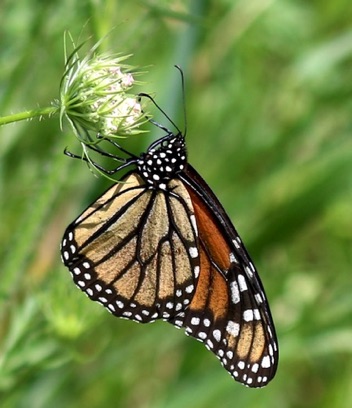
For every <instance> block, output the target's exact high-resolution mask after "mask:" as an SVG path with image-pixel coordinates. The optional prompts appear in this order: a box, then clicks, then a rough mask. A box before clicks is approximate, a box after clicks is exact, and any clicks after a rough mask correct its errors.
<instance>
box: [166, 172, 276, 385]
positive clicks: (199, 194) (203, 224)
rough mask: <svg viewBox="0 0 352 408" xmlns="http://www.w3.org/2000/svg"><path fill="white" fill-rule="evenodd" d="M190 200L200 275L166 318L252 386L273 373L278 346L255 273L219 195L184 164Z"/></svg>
mask: <svg viewBox="0 0 352 408" xmlns="http://www.w3.org/2000/svg"><path fill="white" fill-rule="evenodd" d="M180 179H181V180H182V181H183V183H184V185H185V187H186V189H187V191H188V193H189V195H190V198H191V201H192V204H193V209H194V213H195V218H196V223H197V226H198V236H199V253H200V275H199V280H198V284H197V287H196V291H195V293H194V296H193V299H192V302H191V304H190V306H189V307H188V308H187V309H186V310H184V311H182V312H181V313H179V314H178V316H176V317H174V318H172V319H170V320H169V321H170V322H171V323H172V324H174V325H175V326H177V327H184V328H185V330H186V334H188V335H190V336H192V337H195V338H196V339H197V340H200V341H202V342H203V343H204V344H205V346H206V347H207V348H208V349H209V350H211V351H212V352H214V353H215V354H216V356H217V357H218V358H219V359H220V361H221V363H222V365H223V366H224V367H225V369H226V370H227V371H228V372H229V373H230V374H231V375H232V376H233V377H234V378H235V380H237V381H239V382H241V383H244V384H245V385H247V386H250V387H262V386H264V385H266V384H267V383H268V382H269V381H270V380H271V379H272V378H273V377H274V375H275V372H276V368H277V363H278V348H277V340H276V334H275V328H274V324H273V321H272V318H271V314H270V310H269V305H268V302H267V299H266V296H265V293H264V289H263V286H262V283H261V281H260V278H259V276H258V273H257V271H256V269H255V268H254V266H253V263H252V262H251V260H250V258H249V255H248V253H247V251H246V249H245V248H244V246H243V244H242V242H241V240H240V238H239V235H238V233H237V232H236V230H235V228H234V227H233V225H232V223H231V221H230V220H229V218H228V216H227V215H226V213H225V210H224V209H223V207H222V206H221V204H220V203H219V201H218V199H217V198H216V196H215V195H214V193H213V192H212V191H211V189H210V188H209V187H208V185H207V184H206V183H205V181H204V180H203V179H202V178H201V176H200V175H199V174H198V173H197V172H196V170H194V169H193V168H192V167H191V166H190V165H188V167H187V170H186V171H185V172H183V173H181V175H180Z"/></svg>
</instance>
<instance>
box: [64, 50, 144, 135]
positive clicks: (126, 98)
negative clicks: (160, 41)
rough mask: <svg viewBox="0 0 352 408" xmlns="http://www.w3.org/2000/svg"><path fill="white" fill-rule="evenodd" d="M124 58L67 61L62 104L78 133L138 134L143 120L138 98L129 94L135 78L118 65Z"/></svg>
mask: <svg viewBox="0 0 352 408" xmlns="http://www.w3.org/2000/svg"><path fill="white" fill-rule="evenodd" d="M126 58H127V57H111V56H91V57H90V58H88V57H87V58H85V59H83V60H82V61H81V60H79V59H78V57H76V58H73V60H72V61H70V64H69V66H68V69H67V71H66V74H65V76H64V80H63V85H62V88H61V107H62V111H63V113H64V114H65V115H66V117H67V118H68V119H69V121H70V122H71V123H72V124H73V125H74V128H75V130H76V131H78V133H80V132H79V129H81V128H83V129H84V130H85V131H93V132H95V133H97V134H99V135H101V136H103V137H113V136H126V135H129V134H133V133H137V128H138V127H139V126H140V125H141V123H142V122H144V121H145V120H146V118H145V115H144V113H143V111H142V108H141V105H140V103H139V100H138V99H137V98H136V96H134V95H132V94H130V93H129V90H130V89H131V87H132V86H133V84H134V82H135V80H134V77H133V75H132V74H131V72H128V67H127V66H125V65H122V64H121V61H123V60H124V59H126ZM124 71H127V72H124Z"/></svg>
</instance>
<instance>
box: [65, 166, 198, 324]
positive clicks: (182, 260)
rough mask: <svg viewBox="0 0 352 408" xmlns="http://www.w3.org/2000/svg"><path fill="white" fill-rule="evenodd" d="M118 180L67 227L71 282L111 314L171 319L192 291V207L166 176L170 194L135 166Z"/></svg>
mask: <svg viewBox="0 0 352 408" xmlns="http://www.w3.org/2000/svg"><path fill="white" fill-rule="evenodd" d="M122 181H123V183H119V184H116V185H114V186H113V187H111V188H110V189H109V190H108V191H107V192H106V193H104V194H103V195H102V196H101V197H100V198H99V199H98V200H97V201H96V202H94V203H93V204H92V205H90V206H89V207H88V208H87V209H86V210H85V211H84V212H83V213H82V214H81V216H80V217H78V218H77V220H76V221H74V222H73V223H72V224H71V225H70V226H69V227H68V228H67V230H66V232H65V234H64V237H63V240H62V248H61V253H62V258H63V262H64V264H65V265H66V266H67V267H68V268H69V269H70V271H71V273H72V276H73V279H74V281H75V283H76V285H77V286H78V287H79V288H80V289H81V290H82V291H84V292H85V293H86V294H87V295H88V296H89V297H90V298H91V299H92V300H95V301H98V302H99V303H101V304H102V305H103V306H105V307H106V308H107V309H108V310H109V311H110V312H111V313H113V314H114V315H116V316H118V317H124V318H128V319H133V320H136V321H139V322H143V323H148V322H151V321H154V320H155V319H158V318H164V319H168V318H170V317H172V316H175V314H176V313H177V312H179V311H180V310H181V309H183V308H184V307H186V306H187V305H189V303H190V301H191V299H192V297H193V294H194V291H195V285H196V276H195V273H197V270H198V271H199V255H198V251H197V243H196V240H197V237H196V230H195V228H194V225H192V223H191V221H190V220H191V217H192V216H193V207H192V204H191V202H190V198H189V195H188V193H187V190H186V189H185V188H184V187H183V185H182V183H181V182H180V181H177V180H176V181H172V182H170V183H171V185H170V188H171V189H172V190H173V191H174V192H175V194H173V195H169V194H168V192H163V191H161V190H154V189H148V188H146V186H145V184H144V182H143V181H142V179H141V178H140V177H139V176H138V175H137V174H135V173H130V174H129V175H127V176H126V177H125V178H124V180H122ZM179 197H181V199H179Z"/></svg>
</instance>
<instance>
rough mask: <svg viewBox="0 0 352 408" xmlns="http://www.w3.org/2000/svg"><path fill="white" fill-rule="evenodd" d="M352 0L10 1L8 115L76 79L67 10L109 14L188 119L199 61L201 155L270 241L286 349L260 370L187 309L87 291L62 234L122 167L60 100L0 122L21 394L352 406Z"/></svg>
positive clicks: (222, 193)
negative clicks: (247, 379)
mask: <svg viewBox="0 0 352 408" xmlns="http://www.w3.org/2000/svg"><path fill="white" fill-rule="evenodd" d="M351 16H352V3H351V2H350V1H348V0H326V1H309V2H304V1H294V0H281V1H273V0H253V1H248V0H238V1H231V0H217V1H206V0H205V1H199V0H195V1H192V2H187V1H181V0H180V1H167V0H164V1H156V0H148V1H142V0H140V1H137V0H128V1H127V0H120V1H116V0H110V1H108V0H106V1H104V0H101V1H99V0H96V1H78V0H70V1H69V0H61V1H54V0H51V1H39V0H17V1H16V2H13V1H11V0H3V1H2V2H1V4H0V66H1V70H0V106H1V115H7V114H11V113H15V112H20V111H23V110H25V109H33V108H36V107H37V106H47V105H49V104H50V101H52V100H53V99H55V98H57V97H58V90H59V83H60V79H61V75H62V73H63V69H64V67H63V63H64V57H63V38H64V31H65V30H69V31H70V32H71V33H72V36H73V38H74V39H75V40H76V42H79V41H80V40H82V41H83V40H86V39H88V38H90V42H91V44H93V43H95V42H96V41H97V40H99V39H100V38H102V37H103V36H104V35H106V34H108V33H110V34H109V35H108V36H107V38H106V39H105V41H104V42H103V44H102V49H103V50H104V51H112V52H123V53H133V54H134V56H133V58H131V60H130V63H131V64H134V65H140V66H144V67H147V68H146V71H147V73H146V74H145V75H144V76H143V77H142V78H141V79H142V80H144V81H145V82H146V85H145V87H143V90H145V91H148V92H153V94H154V95H155V96H156V99H157V101H158V102H159V103H160V105H161V106H162V107H163V108H164V109H165V110H166V111H167V112H168V113H169V114H170V116H171V117H172V118H174V119H175V121H176V122H177V123H178V124H179V125H180V127H181V128H183V123H184V122H183V115H182V98H181V86H180V76H179V74H178V72H177V71H176V70H175V68H173V65H174V64H179V65H181V66H182V67H183V69H184V72H185V76H186V102H187V118H188V135H187V143H188V149H189V160H190V162H191V163H192V164H193V165H194V166H195V167H196V168H197V170H198V171H199V172H200V173H201V174H202V175H203V177H204V178H205V179H206V180H207V182H208V183H209V184H210V186H211V187H212V188H213V190H214V191H215V193H216V194H217V195H218V197H219V199H220V200H221V202H222V203H223V205H224V207H225V208H226V209H227V211H228V213H229V215H230V217H231V219H232V220H233V221H234V223H235V225H236V227H237V229H238V230H239V232H240V234H241V236H242V238H243V240H244V241H245V243H246V246H247V248H248V250H249V252H250V253H251V255H252V257H253V259H254V260H255V263H256V265H257V267H258V269H259V271H260V274H261V277H262V280H263V283H264V285H265V288H266V292H267V295H268V297H269V300H270V304H271V309H272V313H273V317H274V320H275V323H276V327H277V332H278V337H279V342H280V352H281V354H280V363H279V369H278V372H277V375H276V377H275V379H274V380H273V381H272V383H270V384H269V385H268V386H267V387H266V388H264V389H260V390H251V389H248V388H245V387H243V386H241V385H239V384H238V383H235V382H234V381H233V380H232V379H231V377H230V376H229V375H228V374H227V373H226V372H225V370H224V369H223V368H222V367H221V365H220V364H219V362H218V360H217V359H216V358H215V357H214V356H213V355H212V353H209V352H208V351H207V350H206V349H205V348H204V347H203V346H202V345H201V344H200V343H198V342H196V341H194V340H193V339H190V338H187V337H186V336H185V335H184V334H183V333H182V332H181V331H178V330H175V329H174V328H173V327H172V326H171V325H168V324H166V323H164V322H159V323H154V324H151V325H138V324H136V323H133V322H129V321H125V320H121V319H116V318H114V317H112V316H111V315H109V314H108V313H107V312H106V311H105V310H104V309H103V308H102V307H101V306H100V305H98V304H95V303H94V302H91V301H89V300H88V299H87V298H86V297H85V296H83V294H82V293H80V291H79V290H78V289H77V288H76V287H75V286H74V284H73V283H72V280H71V277H70V275H69V273H68V271H67V270H66V269H65V268H64V266H63V265H62V264H61V262H60V255H59V243H60V240H61V236H62V234H63V231H64V230H65V228H66V226H67V225H68V223H70V222H71V221H72V220H73V219H74V218H75V217H76V216H77V215H78V214H79V212H80V211H81V210H82V209H84V207H85V206H86V205H87V204H89V203H90V202H91V201H92V200H94V199H95V198H97V197H98V196H99V194H100V193H102V192H103V191H104V189H106V188H107V187H108V185H109V183H108V182H107V181H106V180H104V179H102V178H96V177H94V176H93V175H92V174H91V173H90V172H89V171H88V170H87V167H86V166H85V165H84V164H82V163H80V161H78V160H70V159H69V158H67V157H66V156H64V155H63V150H64V148H65V147H66V146H68V147H69V149H70V150H71V151H76V152H79V151H80V149H79V146H78V143H77V141H76V140H75V138H74V137H73V135H72V132H71V131H70V130H69V128H68V127H66V128H65V129H64V132H62V131H60V127H59V121H58V119H57V118H52V119H47V118H46V119H44V120H42V121H38V120H33V121H30V122H21V123H17V124H12V125H8V126H4V127H2V128H1V129H0V202H1V204H0V205H1V209H0V217H1V221H0V225H1V228H0V405H1V407H2V408H4V407H5V408H12V407H26V408H27V407H31V408H32V407H33V408H42V407H43V408H44V407H55V408H56V407H71V408H73V407H81V406H82V407H83V406H84V407H92V408H96V407H108V406H109V407H110V406H111V407H142V408H149V407H152V408H163V407H167V408H178V407H196V408H203V407H204V408H208V407H209V408H212V407H246V408H250V407H256V408H257V407H280V408H284V407H319V408H324V407H329V408H331V407H334V408H335V407H336V408H338V407H351V406H352V358H351V354H352V294H351V292H352V279H351V276H352V274H351V272H352V268H351V265H352V251H351V249H352V247H351V243H352V211H351V202H352V121H351V112H352V99H351V91H352V80H351V79H352V75H351V73H352V69H351V68H352V18H351ZM111 30H112V31H111ZM137 91H139V90H137ZM157 119H158V120H159V121H162V122H163V123H165V119H163V118H162V117H159V116H158V115H157ZM165 124H166V125H167V123H165ZM157 135H158V134H157V132H155V133H153V134H149V135H148V136H145V135H143V136H137V137H136V138H135V139H134V142H133V143H134V148H135V150H136V151H137V152H138V151H142V150H143V149H145V147H146V146H147V144H148V143H149V142H150V140H151V139H152V138H153V137H154V138H155V137H157Z"/></svg>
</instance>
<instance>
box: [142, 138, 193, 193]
mask: <svg viewBox="0 0 352 408" xmlns="http://www.w3.org/2000/svg"><path fill="white" fill-rule="evenodd" d="M186 156H187V155H186V146H185V141H184V137H183V135H182V134H181V133H179V134H177V135H173V137H170V138H167V139H165V140H163V141H162V142H160V143H159V144H152V145H151V146H150V147H149V149H148V150H147V152H146V153H143V154H142V155H141V156H140V158H139V159H138V162H137V168H138V172H139V174H140V176H141V177H142V178H143V179H144V181H145V182H146V183H147V184H149V185H150V186H151V188H159V189H161V190H166V184H167V182H168V181H169V180H171V179H172V178H174V177H175V176H176V175H177V173H180V172H181V171H183V170H184V169H185V166H186V164H187V157H186Z"/></svg>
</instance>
